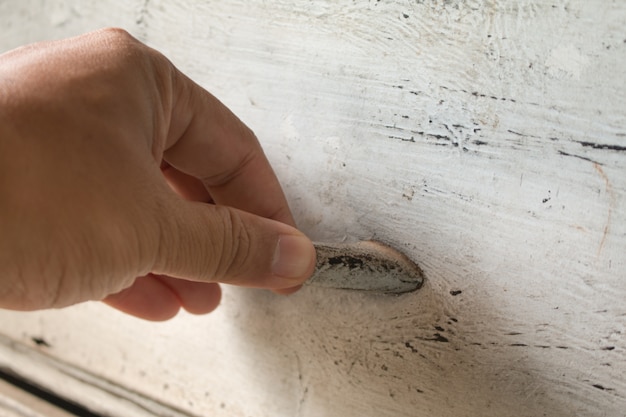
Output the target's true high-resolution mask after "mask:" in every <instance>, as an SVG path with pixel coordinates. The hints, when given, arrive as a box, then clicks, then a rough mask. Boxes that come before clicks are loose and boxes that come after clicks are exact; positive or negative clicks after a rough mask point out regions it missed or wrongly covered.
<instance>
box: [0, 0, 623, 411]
mask: <svg viewBox="0 0 626 417" xmlns="http://www.w3.org/2000/svg"><path fill="white" fill-rule="evenodd" d="M624 22H626V3H624V2H621V1H612V2H607V1H603V0H567V1H566V0H554V1H550V2H546V1H540V0H534V1H533V0H502V1H477V0H471V1H460V0H448V1H436V0H429V1H370V2H368V1H356V2H334V1H315V2H310V1H290V2H287V1H274V2H264V1H260V0H258V1H257V0H254V1H249V0H246V1H244V0H235V1H229V2H216V1H215V2H212V1H209V2H200V1H195V2H194V1H182V0H146V1H138V0H136V1H127V2H114V1H100V2H81V1H79V0H67V1H61V0H56V1H46V2H43V1H36V0H24V1H20V2H9V1H0V27H2V28H3V29H2V33H1V34H0V48H2V49H7V48H9V47H12V46H16V45H18V44H21V43H24V42H28V41H34V40H38V39H44V38H56V37H62V36H68V35H72V34H76V33H79V32H83V31H86V30H89V29H92V28H96V27H101V26H104V25H117V26H122V27H125V28H126V29H128V30H129V31H131V32H132V33H134V34H135V35H136V36H138V37H139V38H141V39H143V40H145V41H147V42H148V43H149V44H151V45H153V46H155V47H157V48H158V49H160V50H162V51H164V52H165V53H167V54H168V56H170V57H171V59H172V60H173V61H174V62H175V63H176V64H177V65H178V66H179V67H180V68H181V69H183V70H184V71H185V72H187V73H189V74H190V75H191V76H192V77H193V78H194V79H196V80H197V81H198V82H199V83H201V84H202V85H204V86H205V87H207V88H208V89H209V90H211V91H213V92H214V93H215V94H216V95H217V96H218V97H220V98H221V99H222V100H223V101H224V102H226V103H227V104H228V105H229V106H231V107H232V108H233V109H234V110H235V112H236V113H238V114H239V115H241V116H242V118H243V119H244V120H245V121H246V122H247V123H248V124H249V125H251V126H252V127H253V128H254V129H255V131H256V133H257V134H258V136H259V137H260V138H261V140H262V142H263V144H264V146H265V148H266V150H267V153H268V156H269V157H270V159H271V160H272V162H273V164H274V166H275V168H276V171H277V173H278V175H279V177H280V178H281V180H282V182H283V184H284V186H285V190H286V192H287V194H288V197H289V199H290V202H291V205H292V207H293V210H294V213H295V215H296V218H297V219H298V222H299V225H300V226H301V228H302V229H303V230H305V231H306V232H307V233H308V234H309V235H311V237H313V238H314V239H318V240H324V241H332V240H336V241H342V240H346V239H348V240H351V239H367V238H375V239H377V240H381V241H384V242H387V243H390V244H392V245H393V246H396V247H399V248H401V249H402V250H403V251H405V252H407V253H408V254H409V255H410V256H411V257H412V258H413V259H415V260H416V261H418V262H419V264H420V265H421V266H422V267H423V269H424V273H425V275H426V277H427V281H426V283H425V285H424V287H423V288H422V289H420V290H419V291H418V292H416V293H411V294H407V295H403V296H400V297H388V296H376V295H367V294H360V293H351V292H346V291H335V290H328V289H320V288H305V289H304V290H303V291H301V292H300V293H298V294H296V295H295V296H292V297H288V298H282V297H278V296H274V295H271V294H269V293H265V292H260V291H254V290H244V289H237V288H228V289H226V291H225V297H224V301H223V305H222V306H221V308H220V309H219V310H218V311H217V312H215V313H214V314H211V315H209V316H205V317H193V316H189V315H184V314H182V315H181V316H180V317H178V318H176V319H175V320H173V321H170V322H167V323H163V324H151V323H144V322H141V321H139V320H135V319H133V318H130V317H126V316H124V315H122V314H121V313H117V312H115V311H113V310H111V309H108V308H106V307H105V306H102V305H100V304H96V303H93V304H85V305H82V306H77V307H74V308H70V309H67V310H61V311H49V312H40V313H29V314H24V313H12V312H0V320H1V324H0V332H1V333H3V334H4V335H6V336H7V337H9V338H10V339H12V340H15V341H18V342H21V343H23V344H25V345H27V346H32V347H33V348H34V349H37V350H39V351H42V352H44V353H46V354H47V355H49V356H50V357H52V358H54V359H55V360H60V361H62V362H66V363H68V364H69V365H70V367H71V369H83V370H86V371H88V372H91V373H93V375H94V376H95V377H101V378H104V379H105V380H106V381H110V382H113V383H115V384H119V386H120V387H127V388H129V389H132V390H133V391H136V393H137V394H139V395H140V396H141V397H142V398H143V397H151V398H155V399H157V400H158V401H161V402H163V403H164V404H165V405H167V406H170V407H176V408H177V409H178V410H179V411H180V412H185V413H189V414H192V415H213V416H255V417H256V416H261V417H263V416H301V417H313V416H329V415H338V416H380V415H393V416H421V415H438V416H459V415H467V416H498V417H501V416H542V415H546V416H572V415H577V416H611V417H613V416H624V415H625V414H626V412H625V411H624V410H626V301H625V300H626V255H625V254H626V175H625V171H626V82H625V80H624V72H623V68H625V67H626V29H625V27H626V26H625V25H624ZM32 337H39V338H43V339H45V340H46V342H47V343H48V344H49V345H50V346H49V347H46V346H35V345H34V344H33V342H32V339H31V338H32ZM11 351H12V350H11V349H3V350H2V354H0V362H2V364H3V366H5V365H6V364H9V365H10V364H11V363H18V362H17V359H15V358H18V357H23V356H24V354H23V353H20V352H22V351H20V350H19V349H18V350H15V351H14V353H9V352H11ZM24 372H26V373H29V374H30V375H31V377H33V378H40V379H42V378H43V379H46V378H48V381H47V383H48V384H51V385H54V386H55V388H56V389H58V390H60V391H65V393H66V394H72V393H73V394H74V395H75V390H71V389H69V388H67V387H68V385H67V384H55V380H54V378H52V377H46V376H45V375H51V374H46V373H43V374H42V375H44V376H41V375H39V374H38V373H37V372H36V371H34V370H33V369H30V371H29V370H24Z"/></svg>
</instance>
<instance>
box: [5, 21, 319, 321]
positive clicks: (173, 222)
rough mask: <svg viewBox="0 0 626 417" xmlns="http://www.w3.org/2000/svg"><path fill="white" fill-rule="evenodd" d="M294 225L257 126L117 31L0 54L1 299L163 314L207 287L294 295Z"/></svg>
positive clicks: (195, 301) (298, 238) (300, 239)
mask: <svg viewBox="0 0 626 417" xmlns="http://www.w3.org/2000/svg"><path fill="white" fill-rule="evenodd" d="M209 203H215V204H209ZM293 225H294V221H293V218H292V216H291V213H290V211H289V208H288V206H287V202H286V200H285V197H284V195H283V192H282V190H281V188H280V185H279V183H278V180H277V179H276V177H275V175H274V173H273V171H272V169H271V167H270V165H269V163H268V161H267V159H266V157H265V155H264V154H263V151H262V149H261V147H260V145H259V143H258V141H257V140H256V138H255V136H254V134H253V133H252V132H251V131H250V130H249V129H248V128H247V127H246V126H245V125H244V124H243V123H242V122H241V121H240V120H239V119H237V117H236V116H234V115H233V114H232V113H231V112H230V111H229V110H228V109H227V108H226V107H225V106H224V105H223V104H221V103H220V102H219V101H218V100H217V99H216V98H215V97H213V96H212V95H210V94H209V93H208V92H206V91H205V90H203V89H202V88H200V87H199V86H198V85H196V84H195V83H194V82H193V81H191V80H190V79H189V78H187V77H186V76H184V75H183V74H182V73H180V72H179V71H178V70H177V69H176V68H174V66H173V65H172V64H171V63H170V62H169V61H168V60H167V59H166V58H165V57H164V56H163V55H161V54H160V53H158V52H156V51H155V50H153V49H150V48H148V47H147V46H145V45H143V44H142V43H140V42H139V41H137V40H135V39H134V38H132V37H131V36H130V35H128V34H127V33H126V32H124V31H122V30H116V29H106V30H101V31H97V32H93V33H89V34H86V35H83V36H79V37H76V38H72V39H67V40H61V41H55V42H46V43H40V44H34V45H29V46H26V47H23V48H19V49H17V50H14V51H10V52H8V53H6V54H4V55H0V307H3V308H9V309H16V310H33V309H42V308H56V307H63V306H67V305H71V304H74V303H78V302H81V301H86V300H104V301H105V302H106V303H108V304H110V305H112V306H113V307H116V308H118V309H120V310H122V311H125V312H127V313H130V314H134V315H136V316H139V317H143V318H146V319H151V320H164V319H167V318H170V317H172V316H174V315H175V314H176V313H177V312H178V310H179V308H180V307H181V306H182V307H184V308H185V309H187V310H188V311H190V312H193V313H205V312H209V311H211V310H213V309H214V308H215V307H216V306H217V305H218V303H219V300H220V294H221V293H220V289H219V286H218V284H217V282H223V283H229V284H235V285H243V286H251V287H258V288H269V289H274V290H278V291H279V292H280V291H281V290H282V291H284V292H289V291H290V290H288V289H289V288H294V287H297V286H298V285H299V284H301V283H302V282H303V281H304V280H305V279H306V278H308V277H309V276H310V274H311V273H312V271H313V267H314V258H315V250H314V248H313V246H312V244H311V242H310V241H309V239H308V238H306V237H305V236H304V235H303V234H302V233H300V232H299V231H298V230H296V229H295V228H294V227H292V226H293Z"/></svg>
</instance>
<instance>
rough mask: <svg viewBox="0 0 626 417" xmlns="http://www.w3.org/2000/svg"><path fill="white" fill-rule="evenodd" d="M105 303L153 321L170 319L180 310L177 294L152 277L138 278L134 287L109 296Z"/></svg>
mask: <svg viewBox="0 0 626 417" xmlns="http://www.w3.org/2000/svg"><path fill="white" fill-rule="evenodd" d="M104 302H105V303H106V304H108V305H110V306H111V307H115V308H117V309H118V310H120V311H123V312H124V313H127V314H131V315H133V316H137V317H141V318H143V319H146V320H153V321H163V320H167V319H170V318H172V317H174V316H175V315H176V314H177V313H178V310H180V301H179V299H178V297H177V296H176V294H175V293H174V292H173V291H172V290H171V289H170V288H169V287H168V286H167V285H165V284H163V283H162V282H160V281H159V280H156V279H154V277H153V276H152V275H147V276H144V277H139V278H137V279H136V280H135V282H134V283H133V285H132V286H130V287H128V288H126V289H125V290H123V291H121V292H119V293H117V294H113V295H109V296H108V297H107V298H105V299H104Z"/></svg>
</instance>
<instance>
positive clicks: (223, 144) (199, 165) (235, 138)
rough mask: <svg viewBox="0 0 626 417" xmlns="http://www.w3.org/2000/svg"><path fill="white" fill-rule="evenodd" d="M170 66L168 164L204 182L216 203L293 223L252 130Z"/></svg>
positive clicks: (166, 154) (165, 151) (165, 155)
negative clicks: (170, 106) (170, 98)
mask: <svg viewBox="0 0 626 417" xmlns="http://www.w3.org/2000/svg"><path fill="white" fill-rule="evenodd" d="M170 66H171V74H172V84H171V85H172V92H171V97H172V100H171V105H172V108H171V113H170V114H171V119H170V123H169V132H168V134H167V140H166V143H165V149H164V159H165V160H166V161H167V163H169V164H170V165H172V166H173V167H174V168H176V169H177V170H179V171H181V172H183V173H185V174H188V175H191V176H193V177H195V178H198V179H199V180H200V181H202V183H203V184H204V186H205V187H206V188H207V190H208V191H209V193H210V195H211V197H212V198H213V200H214V201H215V202H216V203H217V204H220V205H226V206H230V207H235V208H237V209H240V210H244V211H247V212H249V213H253V214H256V215H259V216H263V217H266V218H270V219H274V220H278V221H281V222H283V223H287V224H289V225H292V226H295V223H294V220H293V217H292V215H291V211H290V210H289V206H288V204H287V200H286V198H285V195H284V193H283V191H282V188H281V186H280V184H279V182H278V179H277V178H276V175H275V173H274V171H273V169H272V167H271V166H270V164H269V161H268V160H267V157H266V156H265V153H264V152H263V149H262V148H261V145H260V144H259V141H258V140H257V138H256V136H255V135H254V133H253V132H252V130H250V129H249V128H248V127H247V126H246V125H245V124H244V123H243V122H242V121H241V120H239V118H237V116H235V115H234V114H233V113H232V112H231V111H230V110H229V109H228V108H227V107H226V106H225V105H224V104H222V103H221V102H220V101H219V100H218V99H217V98H216V97H214V96H213V95H212V94H210V93H209V92H208V91H206V90H204V89H203V88H202V87H200V86H199V85H197V84H196V83H195V82H193V81H192V80H190V79H189V78H188V77H187V76H185V75H184V74H182V73H181V72H180V71H178V70H177V69H176V68H174V67H173V66H172V65H171V64H170Z"/></svg>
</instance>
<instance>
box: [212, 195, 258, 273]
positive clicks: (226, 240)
mask: <svg viewBox="0 0 626 417" xmlns="http://www.w3.org/2000/svg"><path fill="white" fill-rule="evenodd" d="M218 210H219V211H220V212H221V216H220V217H221V218H222V224H223V229H222V236H221V239H220V240H219V241H218V242H215V245H216V246H218V248H217V249H218V250H217V253H218V255H217V256H216V259H215V261H216V262H215V264H216V271H215V272H216V278H219V279H223V280H226V281H236V280H237V278H238V275H239V272H238V271H239V270H240V269H241V267H242V266H243V265H247V263H248V260H249V257H250V252H251V245H252V239H251V236H250V233H249V231H248V229H247V228H246V226H245V223H244V221H243V219H242V218H241V214H240V213H239V212H237V211H236V210H232V209H228V208H225V207H218Z"/></svg>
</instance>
